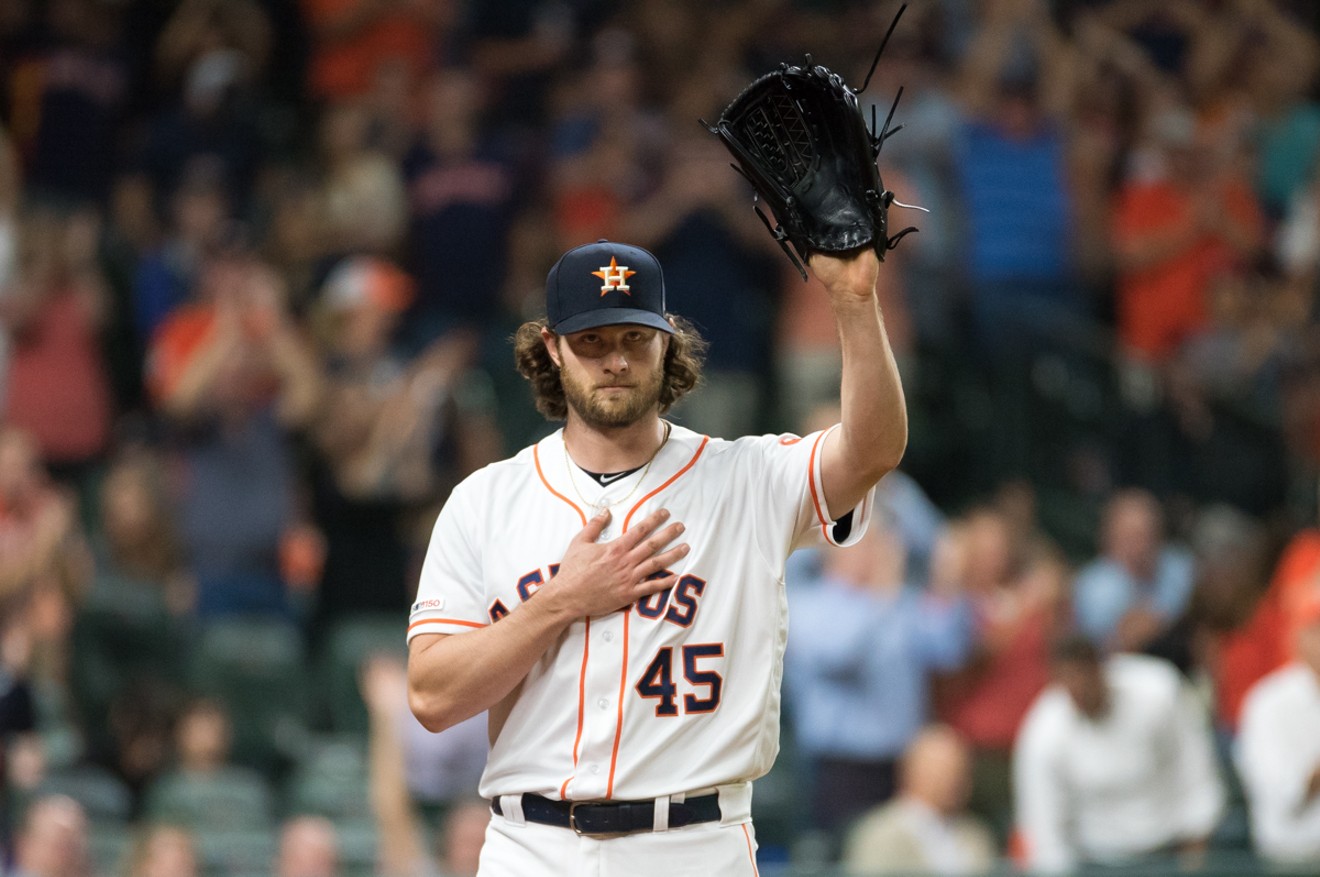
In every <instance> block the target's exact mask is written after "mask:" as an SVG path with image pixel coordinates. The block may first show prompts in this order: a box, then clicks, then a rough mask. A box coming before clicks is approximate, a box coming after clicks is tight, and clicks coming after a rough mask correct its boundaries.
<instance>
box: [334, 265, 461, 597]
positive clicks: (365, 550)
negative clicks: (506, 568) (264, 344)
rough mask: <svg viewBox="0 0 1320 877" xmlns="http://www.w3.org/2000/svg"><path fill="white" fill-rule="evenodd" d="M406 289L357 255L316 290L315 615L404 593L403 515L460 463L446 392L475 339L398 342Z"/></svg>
mask: <svg viewBox="0 0 1320 877" xmlns="http://www.w3.org/2000/svg"><path fill="white" fill-rule="evenodd" d="M413 297H414V284H413V281H412V278H410V277H409V276H408V275H407V274H405V273H404V272H403V271H402V270H400V269H399V268H398V267H397V266H395V265H393V264H391V263H389V262H386V261H384V260H381V259H375V258H372V257H366V256H360V257H356V258H351V259H345V260H343V261H341V262H340V263H339V264H337V265H336V266H335V268H334V269H333V270H332V271H331V273H330V275H329V277H327V278H326V282H325V284H324V286H323V287H322V289H321V294H320V302H319V304H318V309H319V311H320V313H319V316H320V317H321V318H322V329H323V332H322V335H323V339H322V340H323V351H324V352H323V362H324V368H323V371H324V374H325V377H326V380H325V400H326V401H325V404H324V405H322V406H321V409H320V412H319V414H318V416H317V418H316V420H315V421H314V423H313V425H312V430H311V434H312V437H313V439H314V442H315V444H316V447H317V449H318V450H319V451H320V453H321V456H322V459H323V464H324V465H323V466H321V467H320V468H319V469H318V477H317V480H316V483H315V485H314V487H315V496H316V517H317V521H318V523H319V524H320V526H321V527H322V528H323V530H324V532H325V535H326V540H327V554H326V559H325V572H324V575H323V577H322V580H321V587H320V592H319V602H318V607H317V613H318V617H319V618H321V619H331V618H338V617H343V616H345V615H349V614H352V613H354V612H358V611H363V610H375V611H391V610H396V609H397V608H398V607H399V606H403V605H406V604H407V603H408V601H409V600H410V599H411V597H412V591H411V587H412V586H411V585H410V583H409V582H408V581H407V577H408V572H409V568H410V567H409V563H410V561H411V555H410V545H409V543H408V541H407V539H406V538H405V533H404V517H405V515H406V513H407V512H408V511H409V510H411V509H413V508H416V507H417V506H419V505H422V504H425V503H427V502H429V501H431V500H432V498H433V497H435V496H437V495H438V493H439V491H440V490H441V487H442V485H443V484H445V483H446V482H447V480H448V479H449V478H451V477H452V475H453V473H452V471H451V470H452V468H453V467H454V466H456V465H457V464H458V457H459V452H458V449H457V448H458V445H459V444H460V442H461V436H459V435H456V430H457V429H459V428H460V427H459V424H458V423H457V416H456V411H455V401H454V393H455V392H456V390H457V388H458V385H459V383H460V380H461V377H462V375H463V372H464V371H465V370H466V368H467V367H468V365H469V364H470V362H471V360H472V358H473V355H474V352H475V347H476V338H475V337H474V336H473V335H472V334H471V333H469V332H467V331H455V332H451V333H449V334H447V335H445V336H443V337H440V338H437V339H435V340H433V341H432V342H431V343H430V344H428V345H427V346H426V347H425V348H424V349H423V350H422V351H421V352H420V353H419V354H417V355H416V356H413V357H410V356H408V355H407V354H406V353H404V352H402V351H400V350H399V349H398V345H396V344H394V343H393V339H394V338H395V337H396V336H395V330H396V329H397V327H398V326H399V324H400V321H401V318H402V316H403V314H404V313H405V312H406V311H407V309H408V306H409V304H410V303H411V302H412V300H413ZM368 582H370V583H371V584H370V586H369V587H368V586H366V584H365V583H368Z"/></svg>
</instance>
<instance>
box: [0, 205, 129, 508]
mask: <svg viewBox="0 0 1320 877" xmlns="http://www.w3.org/2000/svg"><path fill="white" fill-rule="evenodd" d="M100 223H101V221H100V217H99V215H98V213H97V212H96V211H95V210H93V209H79V210H77V211H73V212H69V211H64V210H56V209H50V208H42V209H35V210H31V211H27V212H26V213H25V214H24V216H23V218H22V225H21V229H20V235H21V240H22V247H21V251H20V257H19V273H18V277H17V278H16V282H15V283H14V285H13V286H12V287H11V288H10V289H9V291H8V292H7V293H6V294H5V295H3V296H0V322H2V323H3V324H4V325H5V327H6V332H7V334H8V335H9V336H10V343H11V345H12V348H11V350H10V351H9V364H8V369H7V371H8V389H7V391H6V393H5V407H4V409H3V413H4V417H5V420H6V421H7V422H8V423H9V424H11V425H12V426H15V427H21V428H23V429H26V430H28V431H29V432H31V433H32V435H33V436H34V437H35V438H36V440H37V442H38V444H39V446H40V448H41V453H42V456H43V458H44V459H45V461H46V464H47V465H48V466H50V467H51V468H52V469H53V470H54V471H55V473H56V474H57V475H59V476H61V477H62V479H64V480H68V481H70V482H73V483H75V484H78V483H79V482H80V481H81V480H82V479H84V478H85V477H87V476H88V475H90V474H91V473H90V470H91V468H92V466H93V465H94V464H95V463H96V462H97V461H98V460H99V458H100V456H101V455H102V454H103V453H104V452H105V450H106V447H107V444H108V442H109V439H110V425H111V421H112V418H113V416H114V411H113V400H112V399H111V395H110V386H109V381H108V380H107V368H106V363H105V360H104V358H103V357H102V355H101V348H100V336H99V333H100V330H101V327H102V325H103V323H104V321H105V319H106V316H107V313H106V309H107V306H108V300H107V290H106V283H105V277H104V276H103V275H102V274H101V271H100V268H99V266H98V265H97V262H96V247H97V240H98V236H99V234H100Z"/></svg>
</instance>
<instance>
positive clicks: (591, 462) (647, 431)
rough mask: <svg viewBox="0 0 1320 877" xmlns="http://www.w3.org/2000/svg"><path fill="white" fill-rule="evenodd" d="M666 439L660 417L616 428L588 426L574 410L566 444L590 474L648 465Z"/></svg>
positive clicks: (651, 416) (569, 420)
mask: <svg viewBox="0 0 1320 877" xmlns="http://www.w3.org/2000/svg"><path fill="white" fill-rule="evenodd" d="M664 440H665V425H664V422H663V421H661V419H660V415H659V414H653V415H650V416H648V417H643V418H641V419H640V420H638V421H637V422H636V423H632V424H629V425H628V426H620V427H614V428H601V427H594V426H589V425H588V424H586V423H584V422H583V421H582V420H580V419H579V418H578V417H576V416H575V415H574V414H573V413H572V412H571V411H570V412H569V416H568V423H566V424H565V425H564V444H565V445H566V446H567V447H568V455H569V457H571V458H572V460H573V462H574V463H576V464H577V465H578V466H581V467H582V468H583V469H586V470H587V471H588V472H626V471H627V470H629V469H636V468H638V467H639V466H645V465H646V464H647V462H648V461H650V459H651V458H652V457H653V456H655V453H656V451H658V450H659V448H660V445H661V444H662V443H663V442H664Z"/></svg>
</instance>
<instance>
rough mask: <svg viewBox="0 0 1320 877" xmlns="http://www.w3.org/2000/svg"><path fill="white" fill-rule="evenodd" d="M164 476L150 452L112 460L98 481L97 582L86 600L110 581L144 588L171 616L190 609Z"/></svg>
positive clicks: (190, 596) (188, 588)
mask: <svg viewBox="0 0 1320 877" xmlns="http://www.w3.org/2000/svg"><path fill="white" fill-rule="evenodd" d="M165 479H166V475H165V471H164V468H163V466H162V465H161V462H160V460H159V459H157V458H155V457H154V456H153V455H152V454H151V453H150V452H149V451H142V452H138V453H129V454H125V455H122V456H120V457H119V458H117V459H115V460H114V461H113V462H112V463H111V464H110V466H109V468H108V469H107V470H106V473H105V475H104V476H103V478H102V480H101V490H100V504H99V512H100V514H99V515H98V516H97V520H98V521H99V522H100V529H99V532H97V533H95V534H94V536H93V540H92V548H93V553H94V556H95V559H96V578H95V580H94V581H93V584H92V592H93V593H92V594H91V595H89V596H90V598H92V599H95V597H96V593H95V592H96V591H97V589H98V588H101V587H105V586H106V585H107V583H109V582H111V581H113V583H114V584H115V585H129V586H130V587H133V586H137V587H141V588H145V589H148V590H149V591H151V592H154V593H155V594H156V595H158V597H159V599H160V601H161V603H162V604H163V605H164V606H166V607H168V608H169V610H170V611H172V612H173V613H174V614H176V615H183V614H185V613H186V612H188V611H189V610H191V608H192V600H193V594H192V587H191V582H190V581H189V579H188V573H187V570H186V568H185V567H184V565H183V558H182V554H181V546H180V545H179V539H178V534H177V533H176V532H175V528H174V522H173V520H172V519H171V517H170V508H169V497H168V494H167V489H166V483H165Z"/></svg>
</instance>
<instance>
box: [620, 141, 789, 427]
mask: <svg viewBox="0 0 1320 877" xmlns="http://www.w3.org/2000/svg"><path fill="white" fill-rule="evenodd" d="M694 129H695V126H694ZM677 134H678V136H677V137H676V138H675V141H674V143H673V144H672V146H671V148H670V153H669V159H670V160H669V162H668V165H667V166H666V167H665V169H664V171H663V176H662V179H661V182H660V184H659V186H658V187H657V189H656V191H655V193H654V194H653V195H652V196H651V197H650V198H647V199H646V200H645V201H643V202H642V203H640V204H638V205H636V206H635V207H634V208H633V209H632V210H631V211H630V212H629V214H628V217H627V219H626V221H625V222H624V223H623V224H622V226H621V229H620V235H621V236H622V237H623V238H624V239H625V240H632V241H636V242H637V244H638V245H639V246H644V247H646V248H648V249H650V250H651V251H652V252H654V253H655V255H656V258H658V259H660V260H661V264H663V265H664V266H665V283H666V285H667V286H668V288H670V289H702V288H714V289H719V290H720V294H719V295H709V296H691V297H689V298H688V299H687V300H686V301H685V302H684V309H683V310H684V315H685V317H686V318H687V319H689V320H691V321H692V323H693V324H694V325H695V326H696V327H697V329H698V330H699V331H700V332H701V335H702V337H703V338H705V339H706V340H707V341H708V342H709V344H710V355H709V359H707V361H706V380H707V382H706V384H705V385H704V386H703V387H702V390H701V392H700V393H695V394H693V395H692V396H690V397H689V398H688V399H687V400H685V401H684V403H683V404H682V405H681V406H679V409H678V410H677V411H676V413H675V416H676V417H679V418H682V419H684V420H685V422H688V423H690V425H691V426H692V428H693V429H696V430H699V431H701V432H707V433H709V434H711V435H719V436H726V435H746V434H747V433H749V432H754V431H757V430H758V429H760V423H759V418H760V417H761V412H763V411H765V400H766V399H767V393H768V392H769V389H770V388H769V386H768V383H767V380H766V376H767V375H769V374H770V371H771V362H772V349H771V348H772V339H773V328H774V320H775V318H774V312H775V302H774V300H773V298H772V297H771V295H770V293H769V292H768V290H772V289H774V288H775V278H776V277H777V272H778V268H779V266H778V265H777V263H775V262H771V261H769V256H771V255H773V254H772V251H771V250H770V248H769V246H768V245H767V239H766V237H765V235H764V233H763V232H762V231H761V230H759V229H757V228H755V227H754V226H752V225H749V224H748V223H746V222H745V221H744V220H745V219H746V216H744V215H742V213H741V212H740V211H739V207H740V206H741V205H739V203H738V198H737V196H736V194H735V193H736V192H737V191H738V190H737V188H736V186H737V182H738V181H737V175H736V174H735V175H734V177H733V178H732V179H730V177H729V174H728V173H727V172H728V170H729V168H728V163H727V162H726V161H725V160H724V157H722V156H720V155H719V154H718V153H714V152H711V151H710V150H709V149H708V148H707V147H709V145H710V143H709V140H708V138H706V137H703V136H702V134H701V132H700V129H695V130H694V131H692V132H688V133H686V134H684V133H682V132H677ZM753 233H756V234H755V236H753ZM776 258H779V257H776Z"/></svg>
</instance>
